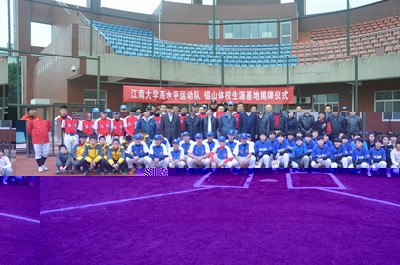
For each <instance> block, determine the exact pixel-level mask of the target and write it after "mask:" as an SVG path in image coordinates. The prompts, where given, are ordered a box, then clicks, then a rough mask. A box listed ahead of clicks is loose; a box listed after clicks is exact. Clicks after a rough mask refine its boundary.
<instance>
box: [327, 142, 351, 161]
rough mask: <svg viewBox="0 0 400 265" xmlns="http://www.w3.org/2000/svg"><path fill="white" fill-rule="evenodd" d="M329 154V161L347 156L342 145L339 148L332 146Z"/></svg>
mask: <svg viewBox="0 0 400 265" xmlns="http://www.w3.org/2000/svg"><path fill="white" fill-rule="evenodd" d="M330 152H331V159H335V158H337V157H341V156H342V157H344V156H347V155H348V154H349V152H348V151H347V149H346V147H345V146H344V145H342V144H341V145H340V146H339V148H336V147H335V146H333V147H332V148H330Z"/></svg>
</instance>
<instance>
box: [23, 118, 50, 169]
mask: <svg viewBox="0 0 400 265" xmlns="http://www.w3.org/2000/svg"><path fill="white" fill-rule="evenodd" d="M50 130H51V123H50V121H49V120H40V121H34V120H30V121H28V124H27V131H28V133H29V134H30V135H31V136H32V143H33V148H34V149H35V159H36V163H37V164H38V172H39V173H42V172H43V171H46V170H48V168H47V167H46V166H45V165H44V163H45V162H46V159H47V156H48V154H49V150H50V140H49V133H50Z"/></svg>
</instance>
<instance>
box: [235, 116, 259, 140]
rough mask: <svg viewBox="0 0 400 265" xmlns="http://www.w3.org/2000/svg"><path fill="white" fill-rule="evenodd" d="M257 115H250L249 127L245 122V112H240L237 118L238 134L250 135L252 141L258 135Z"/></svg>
mask: <svg viewBox="0 0 400 265" xmlns="http://www.w3.org/2000/svg"><path fill="white" fill-rule="evenodd" d="M257 116H258V115H257V114H256V113H255V112H252V113H251V114H250V127H249V125H248V121H247V117H248V115H247V112H242V113H241V114H240V116H239V127H238V130H239V133H250V134H251V137H252V138H253V140H255V136H256V135H258V117H257Z"/></svg>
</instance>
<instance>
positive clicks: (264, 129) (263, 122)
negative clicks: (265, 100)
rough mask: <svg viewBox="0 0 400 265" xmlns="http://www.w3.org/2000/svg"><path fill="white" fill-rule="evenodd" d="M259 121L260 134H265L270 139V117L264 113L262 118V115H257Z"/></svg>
mask: <svg viewBox="0 0 400 265" xmlns="http://www.w3.org/2000/svg"><path fill="white" fill-rule="evenodd" d="M257 120H258V133H259V134H261V133H265V134H266V135H267V137H268V134H269V116H268V115H266V114H265V113H264V115H263V117H262V118H260V115H257Z"/></svg>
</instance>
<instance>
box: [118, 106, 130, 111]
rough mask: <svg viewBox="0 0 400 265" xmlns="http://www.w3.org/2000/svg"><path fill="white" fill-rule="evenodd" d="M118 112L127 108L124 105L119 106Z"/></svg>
mask: <svg viewBox="0 0 400 265" xmlns="http://www.w3.org/2000/svg"><path fill="white" fill-rule="evenodd" d="M119 109H120V110H128V107H127V106H126V105H121V107H119Z"/></svg>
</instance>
